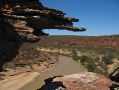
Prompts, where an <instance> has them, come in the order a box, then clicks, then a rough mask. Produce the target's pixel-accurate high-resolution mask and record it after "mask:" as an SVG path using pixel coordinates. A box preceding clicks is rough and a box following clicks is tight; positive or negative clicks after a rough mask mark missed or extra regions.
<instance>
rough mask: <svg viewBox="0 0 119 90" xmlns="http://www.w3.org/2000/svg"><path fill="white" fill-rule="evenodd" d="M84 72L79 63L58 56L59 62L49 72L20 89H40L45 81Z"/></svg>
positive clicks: (69, 58)
mask: <svg viewBox="0 0 119 90" xmlns="http://www.w3.org/2000/svg"><path fill="white" fill-rule="evenodd" d="M81 72H86V69H85V68H84V66H83V65H81V64H80V62H77V61H74V60H72V58H71V57H67V56H60V57H59V62H58V63H57V64H56V65H55V66H54V68H52V69H51V70H49V71H46V72H44V73H42V74H41V75H40V76H39V77H37V78H36V80H35V82H32V83H29V85H27V86H25V87H23V88H22V90H36V89H38V88H40V87H42V86H43V85H44V84H45V82H44V80H45V79H48V78H50V77H54V76H59V75H68V74H78V73H81Z"/></svg>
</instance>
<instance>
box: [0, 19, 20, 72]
mask: <svg viewBox="0 0 119 90" xmlns="http://www.w3.org/2000/svg"><path fill="white" fill-rule="evenodd" d="M21 44H22V42H21V40H20V36H19V35H18V34H17V32H16V31H15V29H14V27H13V26H11V25H10V24H9V23H8V22H5V21H2V20H0V71H3V65H4V64H5V63H6V62H9V61H11V60H12V59H13V58H15V57H16V55H17V54H18V49H19V48H20V46H21Z"/></svg>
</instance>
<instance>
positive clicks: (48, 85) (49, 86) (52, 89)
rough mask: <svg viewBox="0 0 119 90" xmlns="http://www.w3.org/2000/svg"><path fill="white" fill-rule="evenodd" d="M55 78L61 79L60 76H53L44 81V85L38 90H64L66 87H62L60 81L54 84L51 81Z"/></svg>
mask: <svg viewBox="0 0 119 90" xmlns="http://www.w3.org/2000/svg"><path fill="white" fill-rule="evenodd" d="M56 77H61V76H54V77H52V78H48V79H46V80H45V85H44V86H42V87H41V88H40V89H38V90H56V89H57V90H58V89H60V90H64V89H65V88H66V87H65V86H64V85H63V83H62V82H60V81H56V82H53V79H54V78H56Z"/></svg>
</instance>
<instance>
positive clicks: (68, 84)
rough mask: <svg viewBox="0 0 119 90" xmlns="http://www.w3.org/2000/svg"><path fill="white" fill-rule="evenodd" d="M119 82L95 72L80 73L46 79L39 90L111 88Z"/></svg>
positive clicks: (107, 89) (101, 89)
mask: <svg viewBox="0 0 119 90" xmlns="http://www.w3.org/2000/svg"><path fill="white" fill-rule="evenodd" d="M118 86H119V84H118V83H115V82H113V81H111V80H110V79H108V78H106V77H104V76H100V75H97V74H95V73H90V72H87V73H82V74H73V75H66V76H63V77H55V78H53V79H48V80H46V85H45V86H43V87H42V88H41V89H39V90H110V89H111V90H113V89H114V88H116V87H118Z"/></svg>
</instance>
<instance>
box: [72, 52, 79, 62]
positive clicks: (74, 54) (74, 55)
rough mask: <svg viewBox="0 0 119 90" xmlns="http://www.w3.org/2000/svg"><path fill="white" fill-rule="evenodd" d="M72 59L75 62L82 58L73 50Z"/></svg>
mask: <svg viewBox="0 0 119 90" xmlns="http://www.w3.org/2000/svg"><path fill="white" fill-rule="evenodd" d="M72 53H73V54H72V58H73V60H75V61H78V60H79V59H80V57H79V56H78V55H77V52H76V51H75V50H72Z"/></svg>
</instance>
